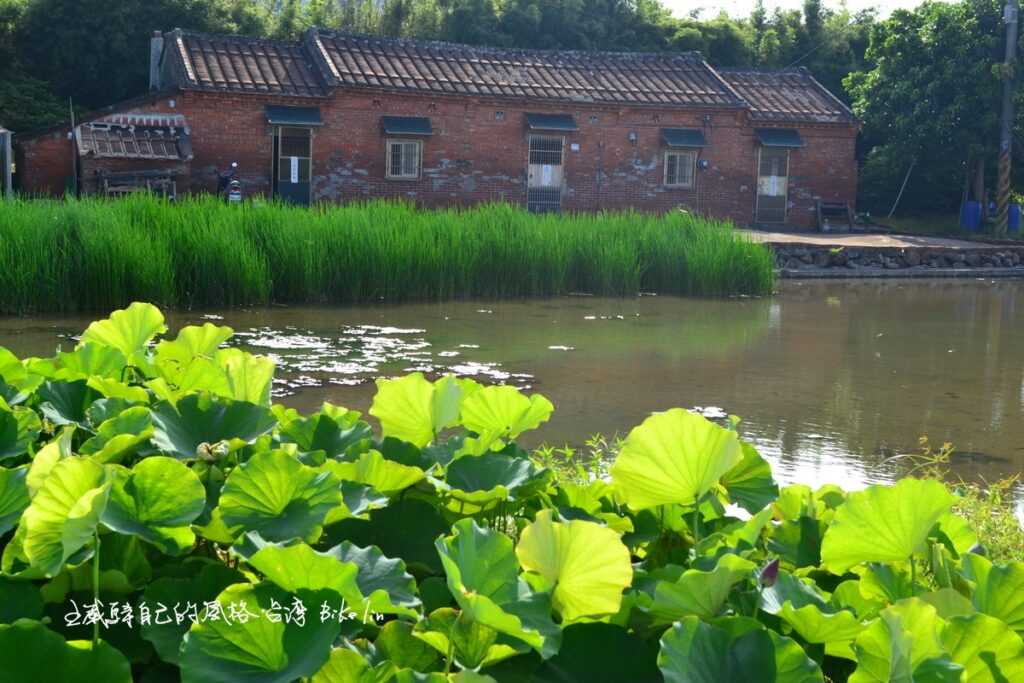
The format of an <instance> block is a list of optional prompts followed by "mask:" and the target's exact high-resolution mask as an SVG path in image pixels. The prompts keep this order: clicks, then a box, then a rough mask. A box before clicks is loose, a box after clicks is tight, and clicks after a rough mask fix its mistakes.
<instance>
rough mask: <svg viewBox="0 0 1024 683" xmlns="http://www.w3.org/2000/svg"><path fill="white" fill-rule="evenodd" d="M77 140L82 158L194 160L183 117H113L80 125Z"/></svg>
mask: <svg viewBox="0 0 1024 683" xmlns="http://www.w3.org/2000/svg"><path fill="white" fill-rule="evenodd" d="M75 140H76V141H77V142H78V151H79V153H80V154H82V155H83V156H85V155H91V156H94V157H106V158H119V159H175V160H188V159H191V158H192V143H191V136H190V134H189V128H188V124H187V123H186V122H185V117H184V116H181V115H180V114H113V115H111V116H107V117H104V118H101V119H97V120H95V121H90V122H88V123H83V124H81V125H80V126H78V128H77V129H76V133H75Z"/></svg>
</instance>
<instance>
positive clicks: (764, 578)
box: [758, 558, 779, 588]
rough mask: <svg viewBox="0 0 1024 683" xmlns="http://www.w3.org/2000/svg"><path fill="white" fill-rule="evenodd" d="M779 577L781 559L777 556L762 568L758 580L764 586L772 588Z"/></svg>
mask: <svg viewBox="0 0 1024 683" xmlns="http://www.w3.org/2000/svg"><path fill="white" fill-rule="evenodd" d="M778 578H779V559H778V558H775V559H774V560H772V561H771V562H769V563H768V564H766V565H765V566H764V569H762V570H761V575H760V576H759V577H758V581H759V582H760V584H761V587H762V588H771V587H772V586H774V585H775V580H776V579H778Z"/></svg>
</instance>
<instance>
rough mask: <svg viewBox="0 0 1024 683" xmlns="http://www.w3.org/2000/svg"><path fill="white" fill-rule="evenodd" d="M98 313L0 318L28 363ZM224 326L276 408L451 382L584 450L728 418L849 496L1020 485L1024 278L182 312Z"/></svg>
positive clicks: (797, 470) (812, 477) (777, 459)
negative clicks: (918, 464)
mask: <svg viewBox="0 0 1024 683" xmlns="http://www.w3.org/2000/svg"><path fill="white" fill-rule="evenodd" d="M92 317H93V316H79V317H44V316H37V317H29V318H2V319H0V345H3V346H6V347H8V348H10V349H11V350H12V351H14V352H15V353H17V354H18V355H19V356H24V355H49V354H51V353H53V349H54V347H55V345H56V344H63V345H64V346H65V347H67V346H70V345H72V344H73V343H74V339H73V335H75V334H77V333H79V332H81V330H82V329H84V326H85V325H86V324H87V323H88V322H89V320H91V318H92ZM205 320H213V321H216V322H218V323H220V324H226V325H230V326H231V327H233V328H234V329H235V330H236V332H237V333H238V337H237V339H238V342H239V345H240V346H242V347H244V348H247V349H249V350H251V351H254V352H258V353H265V354H270V355H271V356H273V357H274V358H275V359H276V361H277V362H278V366H279V373H278V374H279V376H280V379H281V381H280V383H279V385H278V386H277V387H276V391H275V393H276V394H277V395H278V400H280V401H282V402H285V403H287V404H290V405H293V406H295V407H298V408H300V409H303V410H314V409H315V408H316V407H317V406H318V405H319V404H320V402H322V401H331V402H333V403H337V404H341V405H345V406H347V407H350V408H354V409H357V410H362V411H364V412H365V411H366V409H367V408H368V407H369V404H370V400H371V398H372V396H373V393H374V385H373V381H372V380H373V379H374V378H376V377H381V376H391V375H397V374H401V373H404V372H409V371H412V370H422V371H424V372H427V373H430V374H437V373H442V372H455V373H458V374H461V375H465V376H472V377H475V378H476V379H478V380H480V381H483V382H492V383H493V382H505V383H509V384H514V385H516V386H519V387H522V388H528V389H529V390H531V391H537V392H541V393H543V394H545V395H546V396H548V397H549V398H550V399H551V400H552V401H553V402H554V404H555V408H556V409H555V414H554V417H553V419H552V420H551V422H550V423H548V424H547V425H544V426H543V427H542V428H541V429H540V430H539V432H538V433H537V437H536V440H535V441H534V442H533V444H530V445H536V444H537V443H539V442H540V441H546V442H548V443H551V444H562V443H571V444H580V443H582V442H583V441H584V440H585V439H586V438H587V436H589V435H591V434H594V433H597V432H600V433H604V434H614V433H616V432H619V433H623V434H624V433H625V432H627V431H628V430H629V429H630V428H631V427H632V426H634V425H636V424H639V423H640V422H641V421H642V420H643V419H644V417H645V416H646V415H648V414H649V413H650V412H652V411H656V410H662V409H666V408H670V407H673V406H682V407H686V408H693V407H697V406H700V407H703V408H711V409H712V410H711V412H716V411H715V410H714V409H720V410H721V411H725V412H727V413H732V414H735V415H738V416H740V417H741V418H742V419H743V422H742V423H741V426H740V428H741V431H742V434H743V436H744V437H745V438H746V439H748V440H749V441H751V442H753V443H754V444H755V445H756V446H757V447H758V449H759V450H760V451H761V453H762V454H763V455H765V456H766V457H768V458H769V459H770V460H771V461H772V464H773V466H774V467H775V469H776V473H777V475H778V476H779V477H780V478H781V479H783V480H786V481H802V482H806V483H809V484H817V483H824V482H826V481H830V482H836V483H840V484H843V485H845V486H847V487H850V488H856V487H859V486H863V485H865V484H866V483H869V482H874V481H880V480H885V479H888V478H890V477H892V476H893V474H894V469H893V464H892V463H891V462H885V461H886V459H887V458H889V457H891V456H892V455H894V454H898V453H904V452H908V451H912V450H914V449H916V444H917V438H918V437H919V436H921V435H928V436H929V437H930V438H931V440H932V442H933V443H936V444H938V443H941V442H943V441H951V442H953V443H954V444H955V445H956V447H957V455H955V456H954V469H955V471H956V472H957V473H958V474H960V475H962V476H964V477H970V478H978V477H984V478H985V479H988V480H994V479H996V478H999V477H1002V476H1006V475H1009V474H1012V473H1015V472H1018V471H1021V470H1024V420H1022V417H1024V282H1017V281H991V280H987V281H981V280H978V281H974V280H972V281H967V282H964V281H950V280H937V281H927V282H924V281H906V282H899V281H888V282H871V281H849V282H810V281H808V282H799V281H786V282H783V283H782V285H781V291H780V292H779V293H778V294H777V295H776V296H774V297H771V298H764V299H729V300H702V299H679V298H671V297H656V296H641V297H638V298H634V299H598V298H591V297H565V298H560V299H553V300H542V301H528V302H450V303H440V304H438V303H434V304H409V305H399V306H380V307H360V308H269V309H254V310H232V311H213V312H193V313H176V314H172V315H170V316H169V321H168V322H169V324H170V326H171V328H172V330H174V329H176V328H177V327H179V326H181V325H184V324H190V323H200V322H203V321H205Z"/></svg>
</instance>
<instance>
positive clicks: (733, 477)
mask: <svg viewBox="0 0 1024 683" xmlns="http://www.w3.org/2000/svg"><path fill="white" fill-rule="evenodd" d="M740 452H741V453H742V456H743V457H742V459H741V460H740V461H739V462H738V463H736V465H735V466H734V467H733V468H732V469H730V470H729V471H728V472H726V473H725V474H724V475H722V486H724V487H725V490H726V492H727V493H728V494H729V500H730V501H732V502H733V503H735V504H737V505H739V506H740V507H742V508H743V509H744V510H746V511H747V512H750V513H751V514H756V513H758V512H760V511H761V510H763V509H764V508H766V507H768V506H769V505H771V504H772V501H774V500H775V499H776V498H778V496H779V485H778V484H776V483H775V479H774V478H773V477H772V467H771V465H769V464H768V461H767V460H765V459H764V458H762V457H761V454H760V453H758V452H757V449H756V448H754V447H753V446H751V445H750V444H749V443H746V442H743V441H741V442H740Z"/></svg>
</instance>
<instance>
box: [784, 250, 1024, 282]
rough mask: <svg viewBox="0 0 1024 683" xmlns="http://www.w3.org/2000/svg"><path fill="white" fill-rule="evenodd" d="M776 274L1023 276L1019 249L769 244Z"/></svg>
mask: <svg viewBox="0 0 1024 683" xmlns="http://www.w3.org/2000/svg"><path fill="white" fill-rule="evenodd" d="M769 246H770V247H771V248H772V251H774V253H775V264H776V267H777V268H778V269H779V274H780V276H781V277H967V276H972V275H978V276H982V275H984V276H989V277H997V276H998V277H1013V276H1024V265H1022V264H1024V247H1016V246H1014V247H1009V246H1002V245H999V246H997V245H990V244H984V245H979V246H978V247H977V248H948V247H905V248H901V247H834V246H819V245H812V244H799V243H798V244H793V243H769Z"/></svg>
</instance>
